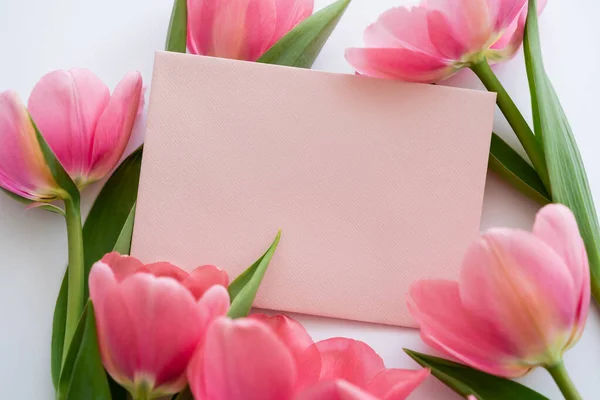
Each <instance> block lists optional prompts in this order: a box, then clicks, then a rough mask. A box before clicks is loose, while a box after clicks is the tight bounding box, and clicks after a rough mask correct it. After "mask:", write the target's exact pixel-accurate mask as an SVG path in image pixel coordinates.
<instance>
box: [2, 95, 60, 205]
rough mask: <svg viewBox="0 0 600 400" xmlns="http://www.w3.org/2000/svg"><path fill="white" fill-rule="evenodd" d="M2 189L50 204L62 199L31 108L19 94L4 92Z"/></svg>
mask: <svg viewBox="0 0 600 400" xmlns="http://www.w3.org/2000/svg"><path fill="white" fill-rule="evenodd" d="M0 143H2V144H1V145H0V187H1V188H3V189H5V190H7V191H9V192H11V193H14V194H16V195H17V196H20V197H23V198H26V199H29V200H32V201H35V202H47V201H51V200H54V199H55V198H56V197H58V196H60V193H61V189H60V187H59V186H58V184H57V183H56V181H55V180H54V178H52V174H51V172H50V169H49V168H48V166H47V165H46V161H45V160H44V155H43V154H42V150H41V148H40V145H39V143H38V140H37V137H36V133H35V128H34V126H33V124H32V122H31V119H30V118H29V114H28V112H27V109H26V108H25V106H24V105H23V103H21V101H20V100H19V97H18V96H17V94H16V93H13V92H3V93H0Z"/></svg>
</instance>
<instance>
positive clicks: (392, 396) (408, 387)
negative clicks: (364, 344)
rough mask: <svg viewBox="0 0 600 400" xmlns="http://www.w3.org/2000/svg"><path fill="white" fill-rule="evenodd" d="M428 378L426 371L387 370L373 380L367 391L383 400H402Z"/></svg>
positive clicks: (427, 371)
mask: <svg viewBox="0 0 600 400" xmlns="http://www.w3.org/2000/svg"><path fill="white" fill-rule="evenodd" d="M428 376H429V370H428V369H420V370H418V371H412V370H407V369H387V370H385V371H381V372H380V373H379V374H377V375H376V376H375V378H373V380H372V381H371V382H370V383H369V386H368V387H367V391H368V392H369V393H371V394H372V395H374V396H376V397H377V398H380V399H383V400H404V399H405V398H407V397H408V395H409V394H411V393H412V392H413V390H415V389H416V388H417V386H419V385H420V384H421V383H423V381H424V380H425V379H426V378H427V377H428Z"/></svg>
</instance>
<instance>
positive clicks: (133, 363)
mask: <svg viewBox="0 0 600 400" xmlns="http://www.w3.org/2000/svg"><path fill="white" fill-rule="evenodd" d="M89 283H90V297H91V299H92V303H93V305H94V310H95V313H96V327H97V331H98V341H99V345H100V351H101V354H102V361H103V363H104V366H105V368H106V370H107V371H108V373H109V374H110V375H111V376H112V377H113V379H114V380H115V381H117V382H118V383H119V384H121V385H123V386H124V387H125V388H126V389H127V390H128V391H129V392H130V393H131V394H132V395H133V397H134V399H154V398H157V397H160V396H163V395H167V394H172V393H177V392H179V391H181V390H182V389H183V388H184V387H185V385H186V383H187V381H186V374H185V371H186V367H187V365H188V362H189V360H190V358H191V357H192V355H193V354H194V351H195V349H196V347H197V346H198V345H199V344H201V343H202V341H203V340H204V336H205V332H206V330H207V328H208V326H209V325H210V323H211V322H212V321H213V319H215V318H216V317H218V316H222V315H225V314H226V313H227V310H228V308H229V295H228V293H227V289H226V288H225V287H226V286H227V284H228V277H227V274H226V273H225V272H223V271H220V270H219V269H217V268H216V267H214V266H203V267H198V268H197V269H196V270H195V271H193V272H192V273H191V274H188V273H187V272H185V271H183V270H181V269H179V268H177V267H175V266H174V265H171V264H169V263H165V262H162V263H155V264H149V265H143V264H142V263H141V262H140V261H139V260H137V259H135V258H133V257H127V256H121V255H119V254H118V253H110V254H107V255H106V256H104V258H102V260H101V261H99V262H97V263H96V264H94V266H93V267H92V270H91V272H90V281H89Z"/></svg>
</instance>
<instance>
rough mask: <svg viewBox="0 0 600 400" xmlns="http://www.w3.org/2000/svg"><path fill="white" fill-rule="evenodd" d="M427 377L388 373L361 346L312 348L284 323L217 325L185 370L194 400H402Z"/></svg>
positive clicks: (329, 343)
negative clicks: (251, 399)
mask: <svg viewBox="0 0 600 400" xmlns="http://www.w3.org/2000/svg"><path fill="white" fill-rule="evenodd" d="M428 374H429V371H428V370H420V371H405V370H399V369H386V368H385V366H384V364H383V360H382V359H381V358H380V357H379V356H378V355H377V354H376V353H375V351H373V349H371V348H370V347H369V346H367V345H366V344H364V343H362V342H358V341H355V340H351V339H343V338H335V339H329V340H325V341H322V342H318V343H313V342H312V339H311V338H310V336H309V335H308V333H306V331H305V330H304V328H302V326H301V325H300V324H298V323H297V322H295V321H294V320H292V319H290V318H288V317H285V316H275V317H268V316H264V315H255V316H252V317H250V318H242V319H238V320H230V319H228V318H218V319H217V320H215V322H213V324H212V325H211V326H210V328H209V329H208V332H207V334H206V340H205V341H204V343H203V345H202V346H200V347H198V349H197V350H196V354H195V355H194V357H193V358H192V361H191V362H190V365H189V367H188V381H189V384H190V388H191V389H192V392H193V394H194V397H195V398H196V399H211V400H238V399H239V400H242V399H247V398H248V394H249V393H251V394H252V396H253V398H256V399H261V400H287V399H295V400H318V399H358V400H369V399H375V400H376V399H386V400H401V399H404V398H405V397H406V396H408V394H409V393H410V392H412V391H413V390H414V389H415V388H416V387H417V386H418V385H419V384H420V383H421V382H422V381H423V380H424V379H425V378H426V377H427V375H428Z"/></svg>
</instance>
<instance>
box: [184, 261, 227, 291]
mask: <svg viewBox="0 0 600 400" xmlns="http://www.w3.org/2000/svg"><path fill="white" fill-rule="evenodd" d="M182 284H183V286H185V287H186V288H188V290H189V291H190V292H192V294H193V295H194V297H195V298H197V299H199V298H201V297H202V295H204V293H205V292H206V291H207V290H208V289H209V288H210V287H211V286H214V285H221V286H224V287H227V286H228V285H229V275H228V274H227V272H226V271H223V270H220V269H219V268H217V267H215V266H214V265H204V266H201V267H198V268H196V269H194V270H193V271H192V272H191V273H190V274H189V275H188V276H187V278H185V279H184V280H183V281H182Z"/></svg>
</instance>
